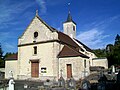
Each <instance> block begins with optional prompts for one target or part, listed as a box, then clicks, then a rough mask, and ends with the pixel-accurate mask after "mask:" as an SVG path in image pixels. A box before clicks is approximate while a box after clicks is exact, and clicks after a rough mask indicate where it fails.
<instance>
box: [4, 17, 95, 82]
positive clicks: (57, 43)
mask: <svg viewBox="0 0 120 90" xmlns="http://www.w3.org/2000/svg"><path fill="white" fill-rule="evenodd" d="M73 26H75V27H74V29H75V30H73ZM68 28H69V30H70V32H69V31H68ZM64 32H65V34H63V33H61V32H59V31H57V30H55V29H54V28H52V27H50V26H48V25H47V24H46V23H45V22H44V21H42V20H41V18H40V17H39V16H38V15H36V16H35V17H34V19H33V20H32V22H31V23H30V25H29V26H28V27H27V29H26V30H25V31H24V33H23V35H22V36H21V37H20V38H19V40H18V58H17V60H16V61H12V60H11V61H6V67H5V78H9V75H8V72H9V71H10V70H12V71H13V74H14V75H13V76H14V78H15V79H40V80H47V79H50V80H53V79H55V80H58V79H59V77H60V76H61V75H62V76H63V78H65V79H68V78H69V77H73V78H75V79H76V80H79V79H80V78H83V77H84V76H86V75H89V74H90V70H89V67H90V66H91V65H93V64H94V63H92V62H91V60H92V58H96V56H95V55H94V53H92V52H90V51H89V50H87V49H86V47H85V46H84V45H83V44H80V43H79V42H77V41H76V40H75V39H74V38H75V36H76V25H75V23H73V22H66V23H64ZM71 34H72V35H73V36H72V37H71ZM65 46H67V47H69V48H70V50H71V51H72V52H71V51H70V50H68V49H67V48H65V49H64V47H65ZM81 49H83V51H81ZM66 50H67V51H66ZM70 52H71V54H69V53H70ZM60 55H63V56H62V57H61V56H60ZM61 70H62V71H61Z"/></svg>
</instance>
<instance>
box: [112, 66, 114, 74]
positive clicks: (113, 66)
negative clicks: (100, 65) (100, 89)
mask: <svg viewBox="0 0 120 90" xmlns="http://www.w3.org/2000/svg"><path fill="white" fill-rule="evenodd" d="M112 73H113V74H114V73H115V66H114V65H113V66H112Z"/></svg>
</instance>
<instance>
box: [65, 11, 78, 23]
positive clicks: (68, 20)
mask: <svg viewBox="0 0 120 90" xmlns="http://www.w3.org/2000/svg"><path fill="white" fill-rule="evenodd" d="M66 22H73V23H74V24H76V23H75V22H74V21H73V20H72V16H71V14H70V11H69V12H68V17H67V20H66V21H65V23H66Z"/></svg>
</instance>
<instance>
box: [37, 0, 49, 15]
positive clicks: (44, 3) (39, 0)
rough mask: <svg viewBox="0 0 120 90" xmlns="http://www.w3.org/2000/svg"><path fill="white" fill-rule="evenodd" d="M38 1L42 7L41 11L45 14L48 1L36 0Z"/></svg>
mask: <svg viewBox="0 0 120 90" xmlns="http://www.w3.org/2000/svg"><path fill="white" fill-rule="evenodd" d="M36 2H37V3H38V5H39V6H40V8H41V13H42V14H45V13H46V11H47V7H46V2H45V0H36Z"/></svg>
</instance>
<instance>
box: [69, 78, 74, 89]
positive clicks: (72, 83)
mask: <svg viewBox="0 0 120 90" xmlns="http://www.w3.org/2000/svg"><path fill="white" fill-rule="evenodd" d="M67 86H68V88H70V89H75V88H76V82H75V80H74V78H73V77H71V78H70V80H68V81H67Z"/></svg>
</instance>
